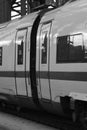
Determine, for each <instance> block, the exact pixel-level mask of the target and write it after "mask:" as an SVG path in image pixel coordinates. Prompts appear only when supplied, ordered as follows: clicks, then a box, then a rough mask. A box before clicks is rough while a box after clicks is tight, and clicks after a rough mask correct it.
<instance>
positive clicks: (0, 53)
mask: <svg viewBox="0 0 87 130" xmlns="http://www.w3.org/2000/svg"><path fill="white" fill-rule="evenodd" d="M0 65H2V47H0Z"/></svg>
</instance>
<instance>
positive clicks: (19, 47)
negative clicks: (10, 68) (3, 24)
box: [17, 36, 24, 64]
mask: <svg viewBox="0 0 87 130" xmlns="http://www.w3.org/2000/svg"><path fill="white" fill-rule="evenodd" d="M18 39H19V40H20V45H18V61H17V63H18V64H23V46H24V41H23V39H24V38H23V36H21V37H19V38H18Z"/></svg>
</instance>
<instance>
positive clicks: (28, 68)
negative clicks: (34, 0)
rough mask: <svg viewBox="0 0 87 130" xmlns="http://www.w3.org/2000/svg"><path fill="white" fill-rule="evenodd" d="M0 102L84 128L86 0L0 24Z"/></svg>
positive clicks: (86, 112)
mask: <svg viewBox="0 0 87 130" xmlns="http://www.w3.org/2000/svg"><path fill="white" fill-rule="evenodd" d="M0 103H10V104H14V105H16V106H19V107H27V108H30V109H35V110H42V109H43V110H45V111H47V112H50V113H54V114H60V115H61V116H63V115H64V116H67V117H68V116H71V117H72V119H73V121H77V120H78V119H79V120H80V121H81V122H82V123H83V125H84V126H85V128H87V123H86V120H87V1H86V0H74V1H73V0H71V1H69V2H67V3H66V4H65V5H63V6H61V7H59V8H44V9H38V10H35V12H32V13H30V14H29V15H26V16H24V17H22V18H18V19H15V20H12V21H8V22H6V23H3V24H0Z"/></svg>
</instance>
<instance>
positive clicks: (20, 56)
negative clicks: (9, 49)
mask: <svg viewBox="0 0 87 130" xmlns="http://www.w3.org/2000/svg"><path fill="white" fill-rule="evenodd" d="M26 37H27V29H26V28H25V29H20V30H18V31H17V35H16V48H15V53H16V55H15V57H16V59H15V60H16V62H15V72H16V88H17V94H18V95H24V96H26V95H27V86H26V80H25V75H26V66H25V62H26V54H25V50H26Z"/></svg>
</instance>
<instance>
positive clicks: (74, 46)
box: [69, 35, 83, 62]
mask: <svg viewBox="0 0 87 130" xmlns="http://www.w3.org/2000/svg"><path fill="white" fill-rule="evenodd" d="M82 58H83V42H82V35H73V36H70V48H69V60H70V61H76V62H78V61H82Z"/></svg>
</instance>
